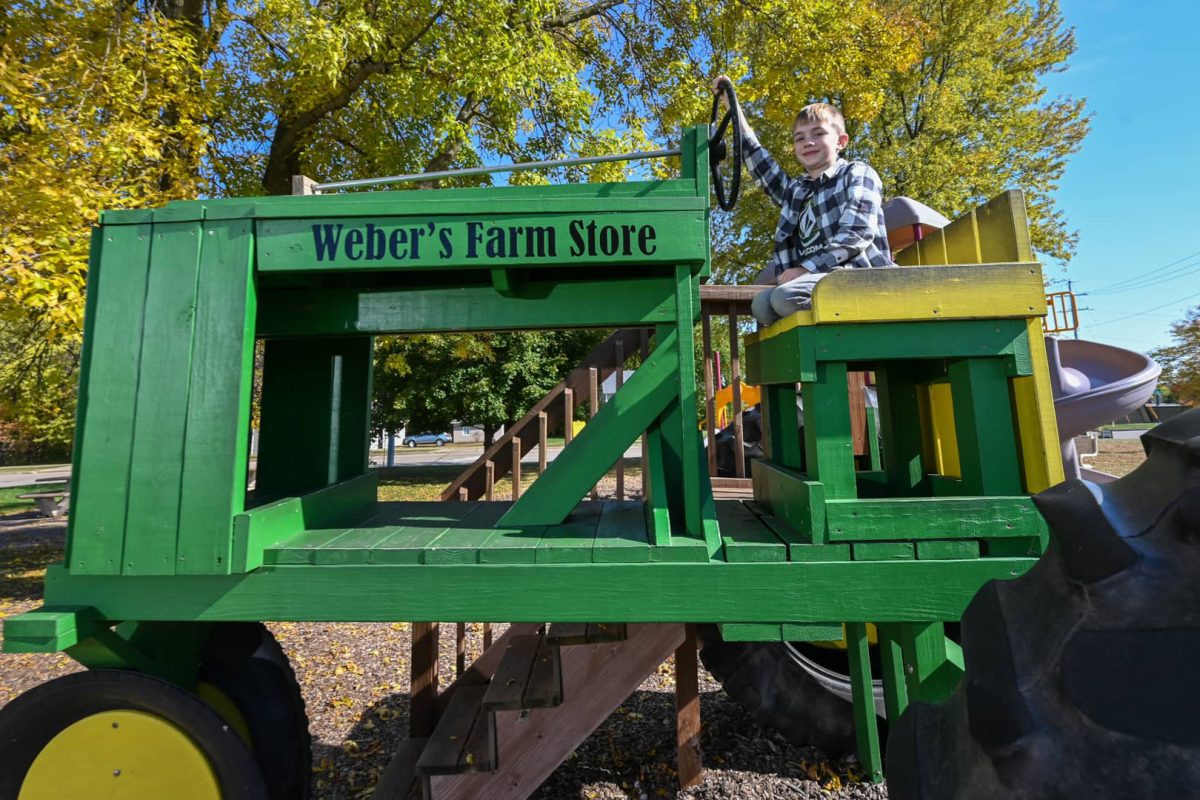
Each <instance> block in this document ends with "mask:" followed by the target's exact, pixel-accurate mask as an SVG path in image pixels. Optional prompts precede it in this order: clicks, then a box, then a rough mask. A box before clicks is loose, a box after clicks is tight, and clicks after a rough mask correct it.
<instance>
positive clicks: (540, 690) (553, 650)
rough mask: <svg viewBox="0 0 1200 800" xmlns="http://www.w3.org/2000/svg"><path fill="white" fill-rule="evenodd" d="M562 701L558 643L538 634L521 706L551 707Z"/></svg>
mask: <svg viewBox="0 0 1200 800" xmlns="http://www.w3.org/2000/svg"><path fill="white" fill-rule="evenodd" d="M562 701H563V682H562V665H561V663H560V661H559V651H558V645H557V644H556V643H554V642H551V641H550V640H549V639H547V638H546V637H545V636H539V637H538V647H537V652H536V653H535V654H534V657H533V664H532V665H530V668H529V681H528V682H527V683H526V685H525V694H524V696H523V697H522V698H521V708H553V707H554V706H557V705H559V704H561V703H562Z"/></svg>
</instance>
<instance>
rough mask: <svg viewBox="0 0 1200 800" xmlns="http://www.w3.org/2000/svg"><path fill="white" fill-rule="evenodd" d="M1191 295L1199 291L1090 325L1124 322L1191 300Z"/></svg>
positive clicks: (1198, 294) (1195, 295)
mask: <svg viewBox="0 0 1200 800" xmlns="http://www.w3.org/2000/svg"><path fill="white" fill-rule="evenodd" d="M1193 297H1200V292H1196V293H1195V294H1189V295H1188V296H1186V297H1180V298H1179V299H1177V300H1172V301H1171V302H1169V303H1163V304H1162V305H1161V306H1155V307H1154V308H1147V309H1145V310H1143V311H1135V312H1133V313H1132V314H1126V315H1125V316H1123V317H1117V318H1116V319H1110V320H1105V321H1104V322H1097V323H1096V324H1095V325H1093V326H1092V327H1093V328H1099V327H1100V326H1101V325H1112V324H1113V323H1114V322H1124V321H1125V320H1127V319H1133V318H1134V317H1140V316H1142V315H1143V314H1149V313H1150V312H1151V311H1158V310H1159V309H1161V308H1167V307H1168V306H1173V305H1176V304H1178V303H1182V302H1183V301H1184V300H1191V299H1192V298H1193Z"/></svg>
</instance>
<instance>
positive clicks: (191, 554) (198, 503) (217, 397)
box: [175, 220, 256, 575]
mask: <svg viewBox="0 0 1200 800" xmlns="http://www.w3.org/2000/svg"><path fill="white" fill-rule="evenodd" d="M201 233H202V237H201V239H202V242H203V248H202V249H201V252H200V266H199V279H198V288H197V293H196V309H195V333H194V337H193V345H192V359H191V376H190V379H189V381H188V400H187V422H186V428H185V433H184V443H183V459H184V460H183V475H182V488H181V490H180V503H179V544H178V549H177V552H176V565H175V571H176V572H177V573H178V574H181V575H207V574H213V573H227V572H229V571H230V569H231V564H232V555H233V552H232V551H233V547H232V540H231V537H230V536H229V519H228V518H229V517H230V516H232V515H234V514H237V513H240V512H241V511H242V510H243V508H244V506H245V496H246V473H247V468H248V455H249V454H248V452H247V448H246V441H247V440H248V438H249V433H250V394H251V388H252V384H253V382H254V318H255V307H256V306H255V303H256V299H255V288H254V270H253V267H252V263H251V260H250V259H251V256H252V250H253V229H252V223H251V222H250V221H249V220H229V221H222V222H216V223H207V224H205V226H204V229H203V231H201Z"/></svg>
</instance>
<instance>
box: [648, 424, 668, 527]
mask: <svg viewBox="0 0 1200 800" xmlns="http://www.w3.org/2000/svg"><path fill="white" fill-rule="evenodd" d="M644 446H645V448H646V473H645V474H644V475H642V495H643V498H644V499H643V504H644V505H643V509H644V511H645V519H646V532H647V535H648V536H649V537H650V543H651V544H652V545H655V546H666V545H669V544H670V543H671V508H670V504H669V498H668V496H667V471H666V468H665V465H664V460H665V454H664V452H663V450H664V445H663V437H662V426H661V425H660V424H659V421H658V420H655V421H654V422H652V423H651V424H650V427H648V428H647V429H646V439H645V445H644Z"/></svg>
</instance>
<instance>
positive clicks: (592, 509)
mask: <svg viewBox="0 0 1200 800" xmlns="http://www.w3.org/2000/svg"><path fill="white" fill-rule="evenodd" d="M602 507H603V504H602V503H596V502H585V503H580V504H579V505H578V506H577V507H576V508H575V510H574V511H572V512H571V514H570V515H569V516H568V517H567V518H566V520H565V521H564V522H563V523H562V524H561V525H554V526H547V527H546V529H545V532H544V533H543V534H542V540H541V541H540V542H538V547H537V563H539V564H576V563H587V562H589V561H591V560H592V548H593V546H594V545H595V542H596V527H597V526H598V525H599V524H600V512H601V509H602Z"/></svg>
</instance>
